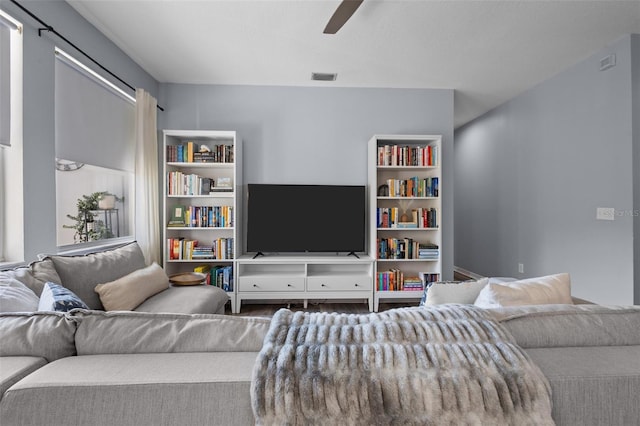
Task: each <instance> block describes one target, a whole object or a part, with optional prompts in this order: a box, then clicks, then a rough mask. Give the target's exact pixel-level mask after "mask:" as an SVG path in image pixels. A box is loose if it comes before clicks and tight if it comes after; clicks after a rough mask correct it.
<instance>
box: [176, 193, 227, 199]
mask: <svg viewBox="0 0 640 426" xmlns="http://www.w3.org/2000/svg"><path fill="white" fill-rule="evenodd" d="M166 197H167V198H234V197H235V194H234V193H233V192H216V193H212V194H208V195H166Z"/></svg>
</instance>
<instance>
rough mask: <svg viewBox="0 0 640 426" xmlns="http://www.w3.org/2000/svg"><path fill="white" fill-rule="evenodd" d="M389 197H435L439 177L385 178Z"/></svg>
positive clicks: (437, 192) (437, 190) (438, 191)
mask: <svg viewBox="0 0 640 426" xmlns="http://www.w3.org/2000/svg"><path fill="white" fill-rule="evenodd" d="M386 185H387V186H388V187H389V196H390V197H437V196H438V194H439V193H440V190H439V186H440V179H439V178H437V177H427V178H420V177H418V176H414V177H410V178H408V179H387V181H386Z"/></svg>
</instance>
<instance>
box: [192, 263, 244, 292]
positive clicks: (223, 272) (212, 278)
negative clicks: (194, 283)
mask: <svg viewBox="0 0 640 426" xmlns="http://www.w3.org/2000/svg"><path fill="white" fill-rule="evenodd" d="M193 271H194V272H199V273H201V274H206V275H207V280H206V284H207V285H212V286H215V287H220V288H221V289H223V290H224V291H233V281H234V280H233V266H231V265H226V266H222V265H198V266H196V267H195V268H193Z"/></svg>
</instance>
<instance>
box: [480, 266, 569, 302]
mask: <svg viewBox="0 0 640 426" xmlns="http://www.w3.org/2000/svg"><path fill="white" fill-rule="evenodd" d="M565 303H566V304H573V301H572V299H571V278H570V276H569V274H567V273H563V274H555V275H547V276H544V277H536V278H529V279H526V280H520V281H512V282H507V283H502V284H497V283H489V284H488V285H487V286H486V287H485V288H483V289H482V291H481V292H480V294H479V295H478V298H477V299H476V301H475V305H476V306H479V307H481V308H499V307H502V306H520V305H546V304H565Z"/></svg>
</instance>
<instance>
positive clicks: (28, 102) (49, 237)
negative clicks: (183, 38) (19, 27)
mask: <svg viewBox="0 0 640 426" xmlns="http://www.w3.org/2000/svg"><path fill="white" fill-rule="evenodd" d="M20 4H22V5H23V6H24V7H26V8H27V9H29V10H30V11H31V12H32V13H34V14H35V15H36V16H38V17H39V18H40V19H42V20H43V21H44V22H46V23H47V24H48V25H50V26H52V27H53V28H54V29H55V30H56V31H58V32H59V33H60V34H62V35H63V36H65V37H66V38H67V39H69V40H70V41H71V42H73V43H75V44H76V45H78V46H80V47H81V48H82V49H83V50H85V51H86V52H87V53H88V54H90V55H91V56H92V57H94V58H95V59H96V60H98V61H99V62H101V63H102V64H103V65H104V66H106V67H107V68H108V69H110V70H111V71H112V72H114V73H115V74H116V75H118V76H119V77H121V78H122V79H123V80H125V81H126V82H127V83H129V84H131V85H133V86H134V87H143V88H144V89H146V90H147V91H148V92H149V93H151V94H152V95H154V96H156V97H157V96H158V84H157V82H156V81H155V80H154V79H153V78H152V77H151V76H150V75H149V74H147V73H146V72H144V71H143V70H142V68H140V67H139V66H138V65H136V64H135V63H134V62H133V61H132V60H131V59H130V58H129V57H128V56H126V55H125V54H124V53H123V52H122V51H121V50H120V49H118V48H117V47H116V46H115V45H114V44H113V43H112V42H111V41H109V40H108V39H107V38H106V37H104V36H103V35H102V34H101V33H100V32H98V31H97V30H96V29H95V28H94V27H93V26H92V25H91V24H89V23H88V22H87V21H86V20H85V19H84V18H82V17H81V16H80V15H79V14H77V13H76V11H75V10H74V9H73V8H71V7H70V6H69V5H68V4H67V3H66V2H64V1H60V0H51V1H23V2H21V3H20ZM0 6H1V7H2V9H3V10H5V11H6V12H8V13H9V14H11V15H12V16H13V17H15V18H16V19H18V20H19V21H21V22H22V24H23V25H24V30H25V31H24V37H23V41H24V44H23V58H24V89H23V91H24V92H23V99H24V107H23V110H24V111H23V119H24V137H23V142H24V164H25V166H24V213H25V220H24V239H25V259H26V260H33V259H35V258H36V255H37V254H38V253H52V252H55V251H56V210H55V203H56V200H55V193H56V191H55V173H54V170H55V169H54V158H55V144H54V76H55V74H54V53H53V49H54V47H55V46H58V47H60V48H62V49H63V50H65V51H67V53H69V54H72V55H74V56H76V57H78V58H79V59H83V58H82V57H81V55H80V54H78V53H77V52H76V51H75V50H74V49H73V48H71V47H69V46H67V45H66V44H65V43H64V42H63V41H61V40H60V39H58V37H56V36H55V35H53V34H49V33H46V32H44V33H43V35H42V37H39V36H38V31H37V29H38V28H39V27H40V26H41V25H40V24H39V23H38V22H37V21H35V20H34V19H33V18H31V17H29V16H28V15H27V14H26V13H24V12H22V11H21V10H20V9H19V8H18V7H17V6H15V5H14V4H13V3H11V2H9V1H7V0H1V2H0ZM85 64H87V65H91V64H90V63H89V62H88V61H85ZM105 77H106V76H105ZM116 84H118V83H116ZM120 86H121V85H120ZM123 88H124V87H123ZM125 89H126V88H125ZM126 90H127V91H128V92H130V91H129V89H126Z"/></svg>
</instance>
